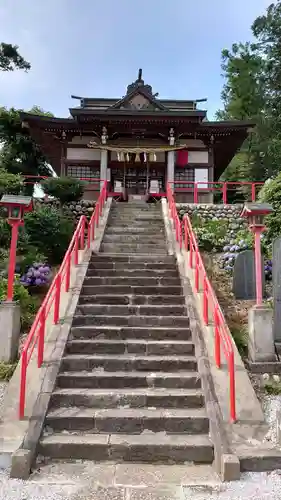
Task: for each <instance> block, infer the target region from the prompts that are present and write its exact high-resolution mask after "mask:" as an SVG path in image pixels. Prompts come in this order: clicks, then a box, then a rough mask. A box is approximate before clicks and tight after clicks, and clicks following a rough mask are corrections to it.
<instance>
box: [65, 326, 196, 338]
mask: <svg viewBox="0 0 281 500" xmlns="http://www.w3.org/2000/svg"><path fill="white" fill-rule="evenodd" d="M70 339H96V340H98V339H100V340H102V339H107V340H118V339H119V340H129V339H142V340H162V341H168V340H172V339H174V340H177V341H188V340H190V339H191V331H190V329H189V328H188V327H186V328H174V327H168V328H151V327H149V328H146V327H143V326H140V327H116V326H107V327H101V326H96V325H89V326H73V327H72V328H71V334H70Z"/></svg>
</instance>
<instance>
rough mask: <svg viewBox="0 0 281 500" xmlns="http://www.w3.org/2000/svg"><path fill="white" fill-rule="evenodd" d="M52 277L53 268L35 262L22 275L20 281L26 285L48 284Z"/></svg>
mask: <svg viewBox="0 0 281 500" xmlns="http://www.w3.org/2000/svg"><path fill="white" fill-rule="evenodd" d="M50 279H51V268H50V266H48V265H47V264H43V263H41V262H35V263H34V264H33V265H32V266H30V267H29V268H28V269H27V271H26V273H25V274H24V275H23V276H22V277H21V279H20V282H21V284H22V285H24V286H26V287H30V286H44V285H48V284H49V282H50Z"/></svg>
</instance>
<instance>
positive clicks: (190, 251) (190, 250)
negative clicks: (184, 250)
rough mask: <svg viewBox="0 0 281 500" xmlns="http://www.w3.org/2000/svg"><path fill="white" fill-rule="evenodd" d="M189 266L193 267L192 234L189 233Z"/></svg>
mask: <svg viewBox="0 0 281 500" xmlns="http://www.w3.org/2000/svg"><path fill="white" fill-rule="evenodd" d="M189 267H190V269H192V268H193V241H192V234H189Z"/></svg>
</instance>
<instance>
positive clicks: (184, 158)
mask: <svg viewBox="0 0 281 500" xmlns="http://www.w3.org/2000/svg"><path fill="white" fill-rule="evenodd" d="M187 164H188V151H187V150H186V149H182V150H181V151H178V154H177V165H178V167H185V166H186V165H187Z"/></svg>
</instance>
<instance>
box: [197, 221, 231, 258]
mask: <svg viewBox="0 0 281 500" xmlns="http://www.w3.org/2000/svg"><path fill="white" fill-rule="evenodd" d="M192 225H193V228H194V230H195V233H196V237H197V241H198V246H199V248H200V249H202V250H204V251H206V252H220V251H222V249H223V247H224V245H225V244H226V242H227V234H228V223H227V222H226V221H223V220H203V219H201V218H200V217H193V219H192Z"/></svg>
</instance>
